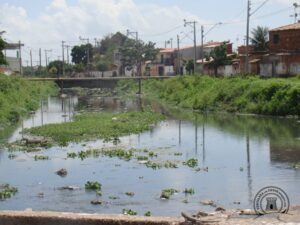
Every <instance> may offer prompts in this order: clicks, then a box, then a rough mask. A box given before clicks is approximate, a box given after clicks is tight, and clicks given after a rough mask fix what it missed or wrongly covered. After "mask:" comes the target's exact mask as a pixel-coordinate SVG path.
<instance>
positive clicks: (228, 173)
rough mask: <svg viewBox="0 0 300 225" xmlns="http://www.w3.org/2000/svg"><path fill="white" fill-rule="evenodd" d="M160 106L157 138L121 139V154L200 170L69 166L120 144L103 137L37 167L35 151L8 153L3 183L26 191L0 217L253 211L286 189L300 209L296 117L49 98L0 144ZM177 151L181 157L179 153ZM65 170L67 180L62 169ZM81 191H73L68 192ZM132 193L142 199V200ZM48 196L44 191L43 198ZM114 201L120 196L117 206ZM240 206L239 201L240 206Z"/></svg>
mask: <svg viewBox="0 0 300 225" xmlns="http://www.w3.org/2000/svg"><path fill="white" fill-rule="evenodd" d="M147 107H151V108H152V109H153V110H155V111H157V112H159V113H164V114H165V115H166V116H167V119H166V120H165V121H163V122H161V123H159V124H157V125H156V126H155V127H154V128H153V129H151V130H150V131H147V132H144V133H142V134H139V135H130V136H126V137H122V138H121V143H120V144H118V145H119V147H124V148H130V147H133V148H136V149H149V150H152V151H155V152H157V153H158V154H159V155H160V156H162V157H163V158H165V159H168V160H178V159H179V160H187V159H190V158H197V159H198V161H199V167H200V168H206V167H207V168H208V171H205V170H200V171H195V170H194V169H192V168H189V167H186V166H182V165H180V166H179V168H177V169H166V168H163V169H158V170H153V169H150V168H146V167H145V166H144V165H141V164H139V162H138V161H137V160H135V159H133V160H131V161H129V162H127V161H122V160H119V159H116V158H107V157H99V158H87V159H85V160H81V159H77V158H76V159H69V158H66V155H67V152H76V151H80V150H86V149H91V148H100V147H111V146H113V144H112V143H103V142H102V141H101V140H96V141H89V142H82V143H71V144H69V146H67V147H58V146H53V147H51V148H50V149H47V150H42V152H41V153H42V154H43V155H47V156H49V157H50V160H46V161H35V160H34V155H35V154H36V153H25V152H17V153H15V152H14V154H16V155H17V157H16V158H14V159H9V157H8V156H9V154H10V153H9V152H7V151H5V150H4V149H0V184H1V183H9V184H11V185H13V186H16V187H17V188H18V189H19V192H18V193H17V194H16V195H15V196H13V197H12V198H11V199H8V200H5V201H0V210H24V209H26V208H32V209H33V210H43V211H44V210H50V211H71V212H85V213H118V214H119V213H122V209H124V208H127V209H132V210H135V211H137V212H138V214H139V215H143V214H144V213H145V212H147V211H151V213H152V215H155V216H160V215H163V216H179V215H180V212H182V211H188V212H194V211H198V210H208V211H210V210H213V208H212V207H210V206H204V205H202V204H201V203H200V201H203V200H206V199H211V200H214V201H215V202H216V203H217V204H218V205H221V206H223V207H226V208H252V205H253V202H252V201H253V198H254V196H255V194H256V193H257V192H258V191H259V190H260V189H261V188H263V187H265V186H271V185H272V186H278V187H280V188H282V189H283V190H284V191H285V192H286V193H287V194H288V196H289V198H290V202H291V204H292V205H295V204H300V191H299V190H300V188H299V187H300V170H299V169H298V170H297V169H294V168H293V164H295V163H300V139H299V138H300V122H299V121H297V119H283V118H270V117H254V116H237V115H231V114H207V115H203V114H197V113H193V112H190V111H180V110H174V109H172V110H170V109H165V108H163V107H162V106H160V105H159V104H157V103H155V102H149V101H143V100H141V99H131V100H120V99H118V98H114V97H100V96H93V97H89V98H86V97H80V96H71V97H68V98H66V99H60V98H57V97H49V98H48V100H44V101H42V102H41V107H40V108H39V109H38V110H37V111H36V112H35V113H34V114H32V115H31V116H30V117H29V118H26V119H24V121H23V122H22V124H20V125H19V127H16V128H13V129H11V130H8V131H7V132H2V133H1V134H0V135H1V136H0V139H1V140H2V142H3V141H9V142H13V141H15V140H19V139H21V138H22V135H21V134H20V131H22V129H23V128H29V127H33V126H41V125H44V124H47V123H64V122H68V121H71V120H72V116H73V115H74V114H75V113H77V112H80V111H82V110H87V111H109V112H122V111H132V110H140V109H141V108H147ZM175 152H180V153H182V156H176V157H175V156H174V153H175ZM61 168H66V169H67V170H68V172H69V173H68V176H66V177H64V178H62V177H59V176H58V175H56V174H55V171H57V170H59V169H61ZM89 180H97V181H100V182H101V183H102V197H96V196H95V193H93V192H87V191H86V190H85V189H84V184H85V183H86V182H87V181H89ZM68 185H72V186H78V187H79V188H80V189H78V190H77V189H76V190H73V191H70V190H60V189H59V188H60V187H63V186H68ZM165 188H175V189H178V190H181V191H182V190H184V189H185V188H193V189H194V190H195V194H194V195H185V194H183V193H178V194H176V195H174V196H172V197H171V199H170V200H161V199H160V193H161V190H162V189H165ZM125 192H134V193H135V195H134V196H133V197H130V196H127V195H126V194H125ZM41 193H43V194H41ZM109 196H114V197H117V199H110V198H109ZM95 199H99V200H101V201H103V204H102V205H92V204H91V203H90V202H91V200H95ZM237 203H238V204H237Z"/></svg>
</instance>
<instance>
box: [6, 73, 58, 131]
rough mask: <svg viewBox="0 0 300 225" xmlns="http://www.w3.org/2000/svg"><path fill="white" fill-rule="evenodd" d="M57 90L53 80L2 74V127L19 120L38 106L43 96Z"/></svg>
mask: <svg viewBox="0 0 300 225" xmlns="http://www.w3.org/2000/svg"><path fill="white" fill-rule="evenodd" d="M55 90H56V87H55V84H54V83H51V82H35V81H34V82H33V81H28V80H26V79H22V78H18V77H7V76H5V75H3V74H0V127H1V128H3V127H6V126H8V125H12V124H14V123H16V122H18V121H19V119H20V117H21V116H23V115H26V114H27V113H28V112H29V111H32V110H35V109H37V108H38V106H39V99H40V98H41V97H43V96H47V95H48V94H49V93H51V92H52V93H53V92H54V91H55Z"/></svg>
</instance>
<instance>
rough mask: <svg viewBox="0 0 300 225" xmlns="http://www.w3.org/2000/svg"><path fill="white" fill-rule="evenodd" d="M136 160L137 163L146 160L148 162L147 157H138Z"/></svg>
mask: <svg viewBox="0 0 300 225" xmlns="http://www.w3.org/2000/svg"><path fill="white" fill-rule="evenodd" d="M137 160H138V161H147V160H148V157H147V156H138V157H137Z"/></svg>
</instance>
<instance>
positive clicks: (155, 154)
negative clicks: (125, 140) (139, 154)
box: [148, 152, 157, 158]
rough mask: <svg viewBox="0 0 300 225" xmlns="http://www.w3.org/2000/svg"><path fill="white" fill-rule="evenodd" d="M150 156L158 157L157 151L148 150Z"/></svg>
mask: <svg viewBox="0 0 300 225" xmlns="http://www.w3.org/2000/svg"><path fill="white" fill-rule="evenodd" d="M148 155H149V157H151V158H153V157H157V153H154V152H148Z"/></svg>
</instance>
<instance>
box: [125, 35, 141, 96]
mask: <svg viewBox="0 0 300 225" xmlns="http://www.w3.org/2000/svg"><path fill="white" fill-rule="evenodd" d="M134 34H135V40H136V42H138V40H139V33H138V32H137V31H130V30H127V36H129V35H134ZM136 66H137V72H138V76H139V79H138V82H139V90H138V93H137V94H141V93H142V80H141V76H142V59H141V58H140V57H139V59H138V62H137V65H136Z"/></svg>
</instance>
